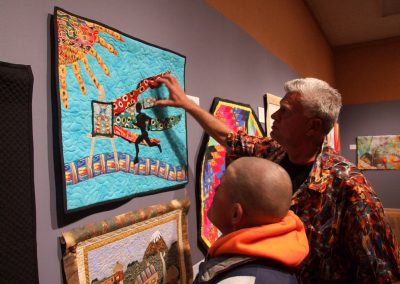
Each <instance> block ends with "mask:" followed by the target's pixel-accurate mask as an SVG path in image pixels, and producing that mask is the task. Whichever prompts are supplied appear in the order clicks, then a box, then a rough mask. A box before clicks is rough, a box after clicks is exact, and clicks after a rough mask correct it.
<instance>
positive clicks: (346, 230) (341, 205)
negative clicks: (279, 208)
mask: <svg viewBox="0 0 400 284" xmlns="http://www.w3.org/2000/svg"><path fill="white" fill-rule="evenodd" d="M285 155H286V153H285V151H284V150H283V149H282V147H281V146H280V145H279V144H278V143H277V142H276V141H275V140H273V139H271V138H269V137H265V138H258V137H252V136H247V135H246V134H243V133H240V132H239V133H237V134H230V135H229V136H228V138H227V154H226V157H227V161H226V162H227V165H228V164H229V163H230V162H231V161H233V160H234V159H236V158H239V157H242V156H255V157H261V158H266V159H268V160H271V161H274V162H277V163H279V162H280V161H281V160H282V159H283V157H284V156H285ZM291 209H292V210H293V211H294V212H295V213H296V214H297V215H298V216H299V217H300V219H301V220H302V221H303V223H304V225H305V228H306V232H307V237H308V241H309V244H310V254H309V256H308V257H307V258H306V260H305V261H304V262H303V263H302V265H300V267H299V268H298V272H297V275H298V278H299V282H300V283H327V282H329V283H391V282H392V281H393V280H394V279H399V278H400V251H399V246H398V243H397V241H396V239H395V237H394V235H393V233H392V230H391V228H390V226H389V225H388V223H387V220H386V218H385V216H384V211H383V206H382V203H381V201H380V200H379V198H378V197H377V195H376V193H375V192H374V191H373V189H372V187H371V185H370V184H369V183H368V181H367V180H366V178H365V177H364V175H363V174H362V173H361V172H360V171H359V170H358V169H357V168H356V167H355V166H354V165H353V164H352V163H350V162H349V161H348V160H346V159H345V158H343V157H342V156H340V155H338V154H337V153H336V152H334V150H333V149H331V148H329V147H324V148H323V149H322V151H321V153H320V154H319V155H318V157H317V159H316V161H315V162H314V165H313V167H312V169H311V172H310V174H309V176H308V178H307V179H306V181H305V182H304V183H303V184H302V185H301V186H300V188H299V189H298V190H297V191H296V192H295V194H294V195H293V197H292V205H291Z"/></svg>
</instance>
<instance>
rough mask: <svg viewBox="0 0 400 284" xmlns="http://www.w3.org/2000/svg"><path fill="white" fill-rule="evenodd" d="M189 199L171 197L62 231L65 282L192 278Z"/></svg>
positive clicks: (87, 283)
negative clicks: (188, 220) (188, 226)
mask: <svg viewBox="0 0 400 284" xmlns="http://www.w3.org/2000/svg"><path fill="white" fill-rule="evenodd" d="M189 205H190V201H189V199H181V200H172V201H171V202H168V203H163V204H159V205H154V206H150V207H148V208H144V209H140V210H138V211H135V212H129V213H126V214H122V215H119V216H116V217H114V218H112V219H109V220H105V221H102V222H98V223H95V224H90V225H87V226H84V227H81V228H77V229H74V230H71V231H68V232H64V233H63V235H62V238H61V242H62V245H63V247H64V252H63V265H64V272H65V277H66V281H67V283H68V284H78V283H79V284H101V283H181V284H184V283H192V279H193V272H192V263H191V257H190V247H189V242H188V236H187V212H188V210H189Z"/></svg>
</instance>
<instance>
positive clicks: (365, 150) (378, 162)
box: [357, 135, 400, 170]
mask: <svg viewBox="0 0 400 284" xmlns="http://www.w3.org/2000/svg"><path fill="white" fill-rule="evenodd" d="M357 167H358V168H359V169H362V170H376V169H378V170H400V135H383V136H358V137H357Z"/></svg>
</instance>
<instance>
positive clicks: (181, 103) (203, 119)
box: [155, 74, 231, 146]
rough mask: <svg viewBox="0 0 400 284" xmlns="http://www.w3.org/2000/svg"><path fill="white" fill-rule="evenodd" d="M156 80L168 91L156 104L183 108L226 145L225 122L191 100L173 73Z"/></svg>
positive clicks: (227, 129) (228, 130)
mask: <svg viewBox="0 0 400 284" xmlns="http://www.w3.org/2000/svg"><path fill="white" fill-rule="evenodd" d="M157 82H160V83H164V84H165V86H166V87H167V88H168V91H169V98H168V99H165V100H158V101H156V103H155V105H156V106H173V107H181V108H183V109H185V110H186V111H187V112H188V113H190V115H191V116H193V118H194V119H196V121H197V122H198V123H199V124H200V125H201V126H202V127H203V129H204V131H206V132H207V134H208V135H210V136H211V137H213V138H214V139H215V140H217V141H218V143H220V144H221V145H223V146H226V138H227V136H228V134H229V132H231V130H230V129H229V127H228V126H227V125H226V124H225V123H223V122H222V121H220V120H219V119H217V118H216V117H214V116H213V115H212V114H211V113H209V112H208V111H206V110H205V109H203V108H202V107H200V106H199V105H197V104H196V103H194V102H193V101H191V100H190V99H189V98H188V97H187V96H186V94H185V92H184V91H183V89H182V87H181V86H180V84H179V82H178V80H177V79H176V78H175V77H174V76H173V75H171V74H166V75H164V76H163V77H160V78H158V79H157Z"/></svg>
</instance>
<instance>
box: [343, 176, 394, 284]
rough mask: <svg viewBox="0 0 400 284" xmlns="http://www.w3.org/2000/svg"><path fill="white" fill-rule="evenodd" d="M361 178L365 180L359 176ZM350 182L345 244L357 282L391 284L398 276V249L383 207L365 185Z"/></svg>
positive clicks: (345, 223)
mask: <svg viewBox="0 0 400 284" xmlns="http://www.w3.org/2000/svg"><path fill="white" fill-rule="evenodd" d="M359 178H360V179H364V178H363V177H362V175H361V177H359ZM350 183H353V187H352V191H351V195H350V199H349V200H350V205H349V207H348V210H347V211H346V213H345V216H344V219H343V221H344V226H345V234H344V243H345V244H346V246H347V251H348V252H349V254H350V257H351V258H352V259H353V261H354V263H355V264H356V266H357V267H356V269H357V276H356V277H357V283H371V281H372V279H375V280H374V281H373V283H392V281H393V280H395V279H398V278H399V277H400V272H399V271H400V268H399V265H400V262H399V260H400V259H399V246H398V243H397V241H396V239H395V237H394V235H393V233H392V231H391V229H390V226H389V224H388V223H387V221H386V219H385V216H384V211H383V206H382V203H381V202H380V200H379V199H378V197H377V195H376V194H375V192H374V191H373V190H372V188H371V187H370V186H369V184H367V183H366V182H364V181H362V182H360V181H357V180H356V179H351V180H350Z"/></svg>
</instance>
